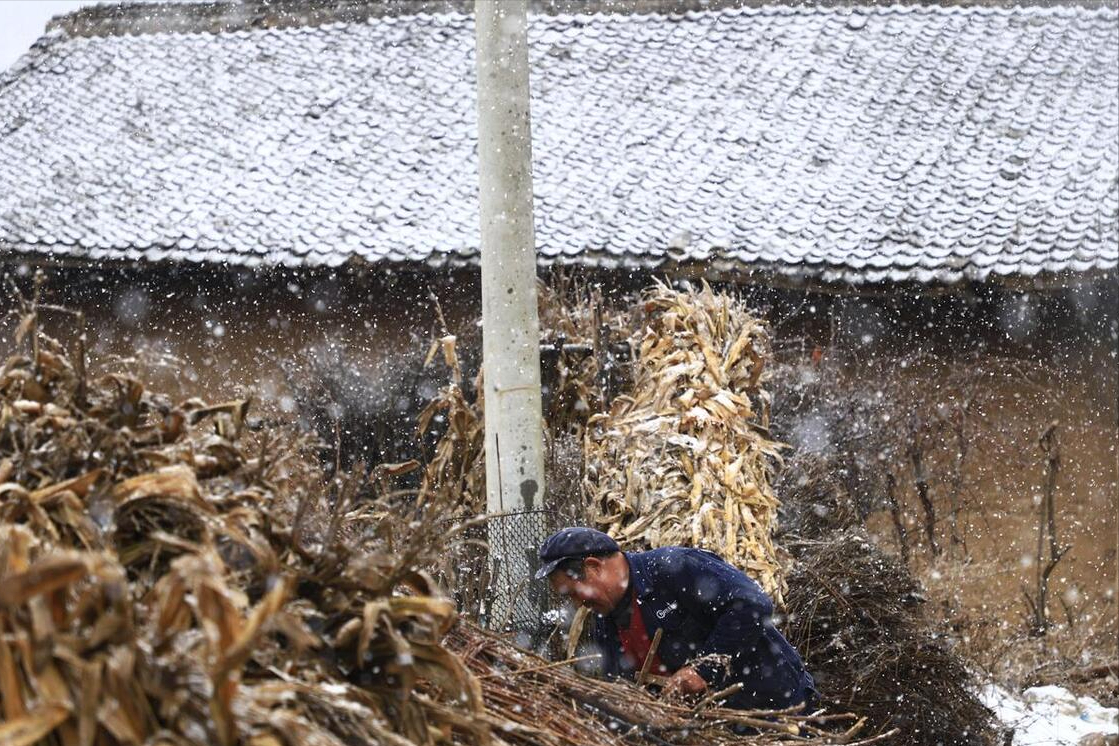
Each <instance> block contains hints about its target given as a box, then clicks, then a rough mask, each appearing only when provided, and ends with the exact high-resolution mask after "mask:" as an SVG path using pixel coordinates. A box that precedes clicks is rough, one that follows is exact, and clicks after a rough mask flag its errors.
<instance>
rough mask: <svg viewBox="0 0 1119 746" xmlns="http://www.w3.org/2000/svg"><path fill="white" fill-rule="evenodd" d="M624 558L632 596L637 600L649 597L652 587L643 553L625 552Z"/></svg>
mask: <svg viewBox="0 0 1119 746" xmlns="http://www.w3.org/2000/svg"><path fill="white" fill-rule="evenodd" d="M625 557H626V561H627V562H628V563H629V583H630V585H631V586H632V587H633V592H634V594H635V595H636V596H637V597H638V598H647V597H649V596H650V595H652V593H653V586H652V583H651V582H650V581H651V578H650V577H649V567H648V561H647V559H646V556H645V552H626V553H625Z"/></svg>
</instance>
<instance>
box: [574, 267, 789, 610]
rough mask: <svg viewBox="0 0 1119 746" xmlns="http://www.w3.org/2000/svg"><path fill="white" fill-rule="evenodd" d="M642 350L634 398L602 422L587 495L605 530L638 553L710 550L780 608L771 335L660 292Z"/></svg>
mask: <svg viewBox="0 0 1119 746" xmlns="http://www.w3.org/2000/svg"><path fill="white" fill-rule="evenodd" d="M643 310H644V313H645V316H646V318H645V323H644V324H643V325H642V326H641V327H640V328H639V329H638V330H637V331H636V332H635V333H634V335H633V337H632V338H631V344H632V345H633V348H634V353H635V360H634V363H633V365H634V371H633V379H634V383H633V389H632V391H631V392H630V394H628V395H624V396H619V397H617V398H616V399H615V400H614V402H613V403H612V405H611V407H610V411H609V412H606V413H604V414H600V415H596V416H595V417H592V418H591V421H590V423H589V425H588V430H587V437H586V440H585V456H586V478H585V480H584V485H585V492H586V494H587V496H588V499H589V505H590V511H591V514H592V516H593V519H594V521H595V522H596V524H597V525H598V526H599V527H601V528H602V529H603V530H604V531H607V532H608V533H609V534H610V535H611V536H613V537H615V538H616V539H618V541H619V542H620V543H621V544H622V545H623V547H627V548H652V547H659V546H667V545H684V546H694V547H699V548H703V549H709V550H711V551H713V552H716V553H717V554H719V555H720V556H722V557H723V558H724V559H726V560H727V561H729V562H731V563H732V564H734V565H735V566H737V567H738V568H740V569H742V570H743V571H745V572H746V573H747V574H748V575H750V576H751V577H753V578H754V579H755V580H757V581H758V582H759V583H760V584H761V586H762V588H763V589H764V590H765V591H766V592H767V593H769V594H770V595H771V597H773V599H774V600H775V601H776V602H777V603H778V605H781V604H782V603H783V598H784V594H785V584H784V573H783V571H782V567H781V562H780V558H779V556H778V549H777V547H776V546H775V544H774V541H773V533H774V529H775V528H776V524H777V509H778V506H779V502H778V500H777V498H776V496H775V495H774V494H773V490H772V489H771V487H770V478H771V476H772V473H773V469H774V467H775V465H776V463H777V462H778V461H779V459H780V455H779V454H780V450H781V448H782V445H781V444H780V443H777V442H774V441H773V440H771V439H770V438H769V437H768V424H769V422H768V416H769V396H768V394H767V392H766V391H765V389H764V388H763V383H764V375H763V374H764V365H765V360H766V358H767V355H768V354H769V353H768V349H769V347H768V346H769V338H768V333H767V331H766V328H765V326H764V324H763V323H762V322H761V321H760V320H758V319H757V318H756V317H755V316H753V315H752V314H751V313H750V312H749V311H748V310H747V309H746V307H745V306H744V304H743V303H742V302H741V301H739V300H737V299H735V298H732V297H730V296H728V295H725V294H722V293H716V292H714V291H713V290H712V289H711V288H710V287H708V286H707V285H706V284H704V285H703V287H702V288H701V289H699V290H692V289H690V288H689V289H685V290H682V291H677V290H674V289H671V288H669V287H667V286H665V285H661V284H657V285H656V286H655V287H653V288H652V289H650V290H648V291H647V292H646V293H645V296H644V306H643Z"/></svg>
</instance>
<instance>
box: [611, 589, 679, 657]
mask: <svg viewBox="0 0 1119 746" xmlns="http://www.w3.org/2000/svg"><path fill="white" fill-rule="evenodd" d="M618 640H619V641H620V642H621V643H622V655H623V656H624V657H625V659H626V660H627V661H628V662H629V663H630V665H631V666H633V671H634V675H635V676H636V675H637V673H639V672H640V671H641V667H642V666H643V665H645V659H646V658H647V657H648V656H649V648H650V647H652V645H653V642H652V640H651V639H649V633H648V632H647V631H646V630H645V619H644V618H642V616H641V607H640V606H639V605H638V603H637V594H636V593H634V594H633V598H632V600H631V601H630V612H629V626H628V627H626V628H624V629H623V628H622V627H618ZM649 671H650V672H652V673H655V674H665V673H667V672H668V669H666V668H665V667H664V664H663V663H661V658H660V656H659V655H654V656H653V664H652V665H651V666H650V667H649Z"/></svg>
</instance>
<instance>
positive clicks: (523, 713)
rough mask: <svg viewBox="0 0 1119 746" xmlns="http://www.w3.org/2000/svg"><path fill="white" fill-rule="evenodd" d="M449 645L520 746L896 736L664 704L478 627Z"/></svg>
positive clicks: (744, 743)
mask: <svg viewBox="0 0 1119 746" xmlns="http://www.w3.org/2000/svg"><path fill="white" fill-rule="evenodd" d="M447 645H448V646H449V647H450V648H451V649H453V650H454V651H456V652H457V653H459V655H461V656H462V657H463V659H464V660H465V663H466V665H467V666H468V667H469V668H470V670H471V671H473V672H474V673H475V674H476V675H477V676H478V678H479V680H480V681H481V682H482V697H483V699H484V700H485V703H486V708H487V709H488V710H489V711H490V712H491V713H501V714H502V716H503V718H504V720H505V722H504V724H503V725H502V726H501V737H502V738H503V739H505V740H506V741H507V742H508V743H510V744H517V745H518V746H591V744H593V745H594V746H621V745H622V744H636V745H644V744H650V745H652V744H656V746H732V745H734V744H737V745H738V746H761V745H762V744H765V745H767V746H768V745H775V744H788V745H790V746H791V744H807V745H808V746H812V745H813V744H821V745H822V744H852V745H856V744H859V745H862V746H866V745H867V744H871V743H878V742H881V741H887V740H889V739H891V738H892V737H894V736H895V735H897V730H896V729H893V730H889V731H885V732H879V733H875V734H871V733H865V732H864V731H866V730H867V729H866V722H865V720H863V719H861V718H857V717H856V716H854V715H851V714H849V713H834V714H824V713H820V712H817V713H799V712H796V711H795V709H796V708H793V709H791V710H787V711H783V712H780V713H774V712H763V711H744V710H731V709H727V708H723V707H720V706H719V703H720V696H719V695H720V694H721V693H720V692H712V693H711V694H709V695H708V696H706V697H704V698H702V699H700V700H698V701H692V702H688V703H684V702H669V701H665V700H662V699H659V698H657V697H655V696H654V695H652V694H650V693H649V692H648V691H646V690H645V689H642V688H640V687H637V686H635V685H634V684H630V683H626V682H621V681H616V682H608V681H599V680H595V679H589V678H587V677H585V676H581V675H580V674H578V673H576V672H575V671H574V670H573V669H572V668H571V666H569V665H566V663H567V661H561V662H552V663H549V662H548V661H545V660H544V659H542V658H539V657H537V656H535V655H533V654H531V653H527V652H525V651H523V650H520V649H518V648H516V647H514V646H513V645H512V644H510V643H509V641H508V640H506V639H504V638H502V637H500V636H498V635H495V634H493V633H491V632H487V631H485V630H482V629H479V628H478V627H475V626H473V625H466V624H460V625H458V626H456V627H454V628H453V629H452V630H451V633H450V634H449V635H448V637H447ZM735 729H737V730H738V731H740V732H747V733H750V735H749V736H746V735H740V734H739V733H736V732H735Z"/></svg>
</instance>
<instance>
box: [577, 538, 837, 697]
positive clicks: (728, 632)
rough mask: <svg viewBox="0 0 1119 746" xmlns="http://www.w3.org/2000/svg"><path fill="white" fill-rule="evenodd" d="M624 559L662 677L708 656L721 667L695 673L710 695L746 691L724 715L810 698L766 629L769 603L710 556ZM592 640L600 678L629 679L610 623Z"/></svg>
mask: <svg viewBox="0 0 1119 746" xmlns="http://www.w3.org/2000/svg"><path fill="white" fill-rule="evenodd" d="M625 556H626V560H627V561H628V562H629V577H630V589H631V590H632V591H633V593H635V594H636V595H637V603H638V608H640V609H641V617H642V619H643V620H644V622H645V629H646V631H647V632H648V634H649V637H650V638H652V636H653V635H655V634H656V631H657V630H658V629H663V630H664V633H663V637H662V638H661V642H660V646H659V647H658V648H657V654H658V655H659V656H660V659H661V663H663V664H664V666H665V667H666V668H667V669H668V670H669V671H676V670H677V669H679V668H681V667H683V666H684V665H687V664H688V662H689V661H692V660H694V659H696V658H700V657H702V656H707V655H713V656H715V657H716V659H717V660H723V661H726V662H727V663H728V664H729V665H720V663H718V662H715V661H714V660H713V661H699V662H696V663H695V664H694V665H695V668H696V670H697V671H698V672H699V674H700V676H702V677H703V679H704V680H705V681H706V682H707V684H708V687H709V688H710V689H711V691H717V690H719V689H723V688H725V687H727V686H731V685H732V684H735V683H737V682H740V681H741V682H742V683H743V684H744V685H745V686H744V687H743V688H742V690H741V691H740V692H739V693H738V694H736V695H734V696H733V697H731V698H730V699H729V700H727V702H726V705H727V706H730V707H737V708H747V709H750V708H759V709H760V708H765V709H780V708H784V707H789V706H791V705H794V704H800V703H801V702H804V701H805V699H806V698H808V697H809V696H814V694H815V684H814V682H813V681H812V676H811V675H810V674H809V673H808V672H807V671H805V669H804V663H802V662H801V659H800V656H799V655H797V652H796V650H794V649H793V646H792V645H790V644H789V643H788V641H787V640H786V639H785V638H784V636H783V635H782V634H781V633H780V632H778V631H777V629H776V628H775V627H774V626H773V622H772V619H771V617H772V616H773V602H772V601H770V600H769V597H768V596H766V595H765V592H763V591H762V589H761V586H759V585H758V584H757V583H755V582H754V581H753V580H751V579H750V578H749V577H747V576H746V575H745V573H743V572H741V571H740V570H737V569H736V568H734V567H732V566H731V565H729V564H727V563H726V562H724V561H723V560H722V559H720V558H719V557H718V556H716V555H714V554H712V553H711V552H707V551H703V550H699V549H690V548H686V547H663V548H661V549H654V550H652V551H649V552H626V555H625ZM593 635H594V641H595V643H596V644H597V645H598V646H599V648H600V650H601V653H602V663H603V669H602V672H603V674H605V675H607V676H620V675H626V676H632V675H633V674H634V671H632V670H628V667H627V666H626V664H625V658H624V656H623V655H622V649H621V643H620V642H619V640H618V629H617V626H616V624H615V623H614V621H613V620H612V619H611V618H610V617H609V616H600V617H596V618H595V625H594V630H593ZM720 656H721V658H719V657H720ZM638 665H640V663H638Z"/></svg>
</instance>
